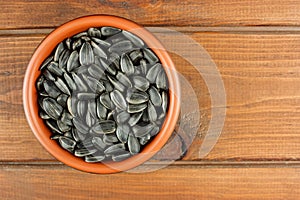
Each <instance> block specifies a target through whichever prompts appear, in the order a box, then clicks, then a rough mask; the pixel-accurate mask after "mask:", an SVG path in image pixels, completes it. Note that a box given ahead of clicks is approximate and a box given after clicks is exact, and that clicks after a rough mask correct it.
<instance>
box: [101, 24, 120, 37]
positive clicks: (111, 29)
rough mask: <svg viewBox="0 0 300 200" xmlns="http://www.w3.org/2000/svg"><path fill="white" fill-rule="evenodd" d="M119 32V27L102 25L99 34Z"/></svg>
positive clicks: (107, 34) (109, 34)
mask: <svg viewBox="0 0 300 200" xmlns="http://www.w3.org/2000/svg"><path fill="white" fill-rule="evenodd" d="M119 32H121V29H118V28H115V27H110V26H104V27H102V28H101V34H102V35H103V36H106V37H108V36H112V35H115V34H117V33H119Z"/></svg>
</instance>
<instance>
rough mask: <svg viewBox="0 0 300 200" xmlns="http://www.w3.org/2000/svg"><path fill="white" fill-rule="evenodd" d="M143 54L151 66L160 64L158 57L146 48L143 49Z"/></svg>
mask: <svg viewBox="0 0 300 200" xmlns="http://www.w3.org/2000/svg"><path fill="white" fill-rule="evenodd" d="M143 54H144V57H145V58H146V60H147V61H148V62H149V63H150V64H154V63H157V62H159V59H158V57H157V56H156V55H155V54H154V53H153V51H152V50H150V49H147V48H144V49H143Z"/></svg>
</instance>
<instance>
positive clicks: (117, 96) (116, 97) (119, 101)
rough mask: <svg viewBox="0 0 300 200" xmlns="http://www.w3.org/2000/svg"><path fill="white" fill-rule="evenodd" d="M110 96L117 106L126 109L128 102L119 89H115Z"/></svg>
mask: <svg viewBox="0 0 300 200" xmlns="http://www.w3.org/2000/svg"><path fill="white" fill-rule="evenodd" d="M110 98H111V100H112V102H113V103H114V104H115V106H116V107H118V108H120V109H121V110H126V107H127V102H126V101H125V99H124V97H123V95H122V94H121V92H119V91H118V90H114V91H112V92H111V93H110Z"/></svg>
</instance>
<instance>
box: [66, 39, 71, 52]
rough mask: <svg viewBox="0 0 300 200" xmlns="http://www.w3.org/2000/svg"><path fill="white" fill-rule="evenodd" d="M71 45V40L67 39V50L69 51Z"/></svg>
mask: <svg viewBox="0 0 300 200" xmlns="http://www.w3.org/2000/svg"><path fill="white" fill-rule="evenodd" d="M71 43H72V40H71V38H67V39H66V41H65V44H66V46H67V48H68V49H69V50H71Z"/></svg>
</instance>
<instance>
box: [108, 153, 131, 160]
mask: <svg viewBox="0 0 300 200" xmlns="http://www.w3.org/2000/svg"><path fill="white" fill-rule="evenodd" d="M130 155H131V154H130V153H127V152H125V153H123V154H118V155H112V157H111V159H112V160H113V161H115V162H120V161H122V160H125V159H126V158H128V157H130Z"/></svg>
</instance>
